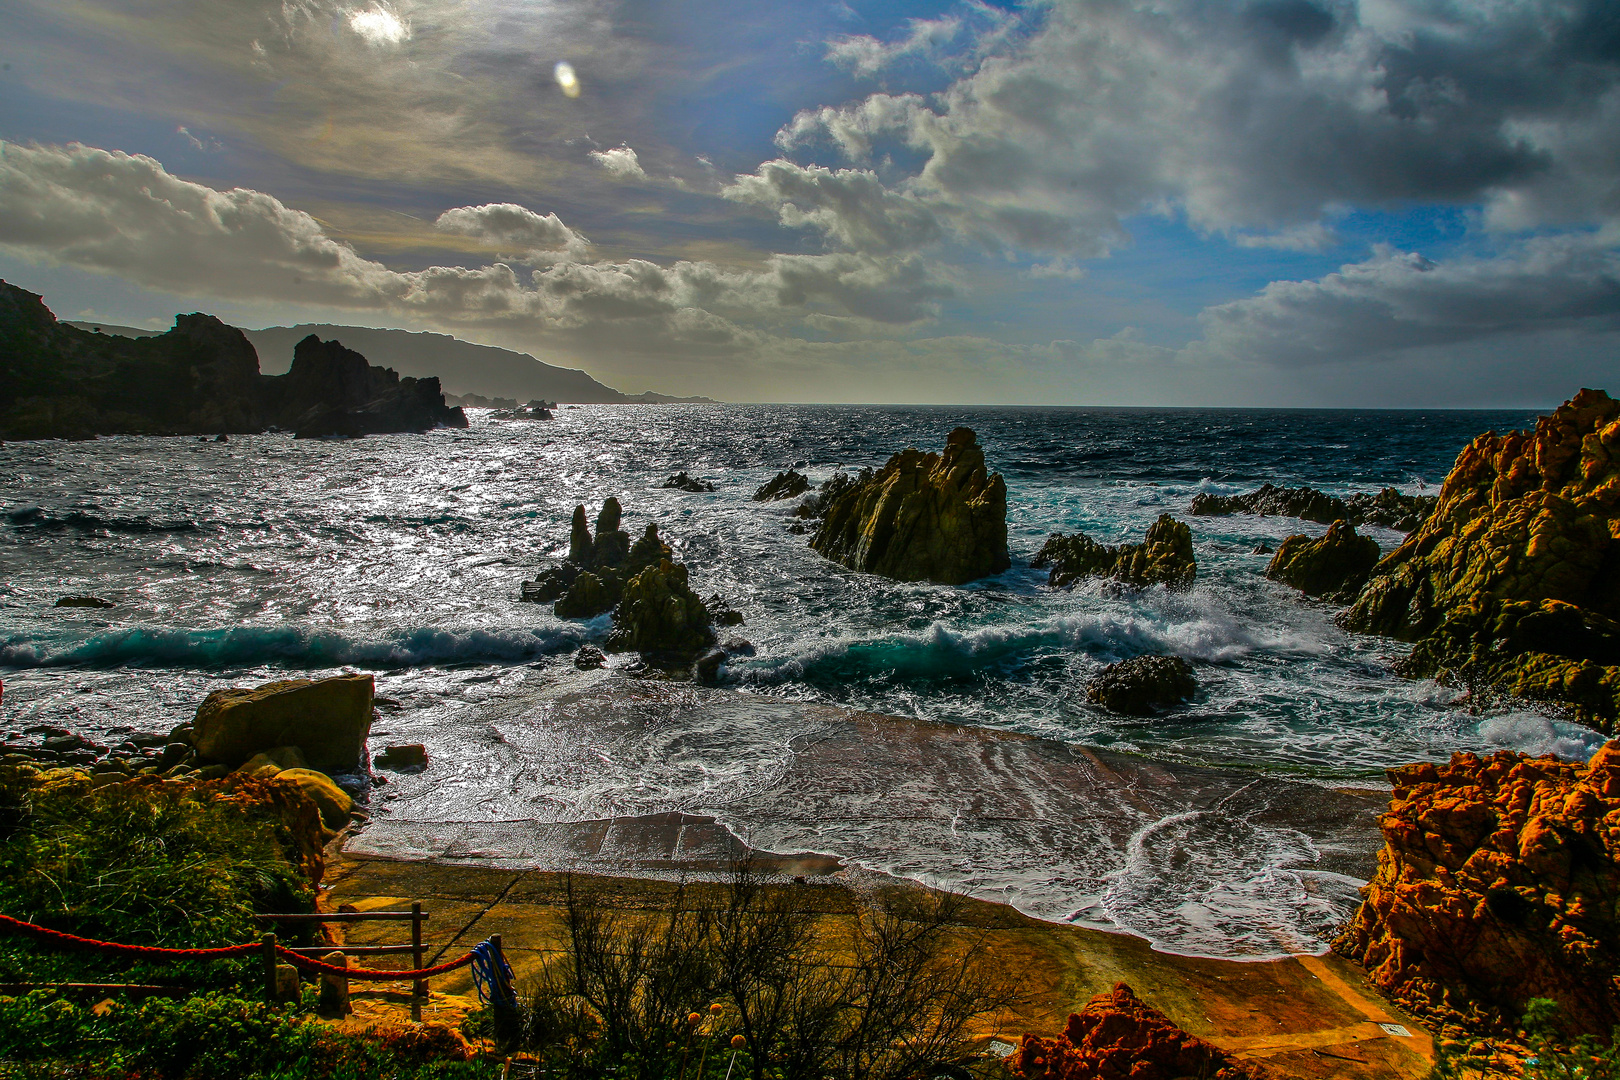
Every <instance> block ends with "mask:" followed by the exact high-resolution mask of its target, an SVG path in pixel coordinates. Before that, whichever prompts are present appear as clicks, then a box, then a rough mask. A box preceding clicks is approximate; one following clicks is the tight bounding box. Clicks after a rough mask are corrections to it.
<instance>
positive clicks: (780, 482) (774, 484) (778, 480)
mask: <svg viewBox="0 0 1620 1080" xmlns="http://www.w3.org/2000/svg"><path fill="white" fill-rule="evenodd" d="M809 490H810V478H809V477H808V476H806V475H804V474H803V473H802V472H799V471H798V470H797V469H789V470H788V471H787V472H779V473H777V474H776V475H775V476H773V477H772V478H771V479H769V480H767V481H765V482H764V483H763V484H761V485H760V486H759V489H758V490H757V491H755V492H754V501H755V502H777V501H779V500H781V499H792V498H795V497H797V496H799V495H803V494H804V493H805V492H807V491H809Z"/></svg>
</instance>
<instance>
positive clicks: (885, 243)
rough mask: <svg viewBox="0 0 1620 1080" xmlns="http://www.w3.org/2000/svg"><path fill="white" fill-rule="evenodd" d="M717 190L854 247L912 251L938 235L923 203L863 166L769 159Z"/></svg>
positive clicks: (789, 224)
mask: <svg viewBox="0 0 1620 1080" xmlns="http://www.w3.org/2000/svg"><path fill="white" fill-rule="evenodd" d="M720 193H721V195H723V196H724V197H726V198H728V199H732V200H734V201H736V202H745V203H753V204H756V205H760V206H767V207H770V208H772V209H774V210H776V211H777V215H778V218H779V219H780V221H781V222H782V224H783V225H785V226H787V227H789V228H803V227H809V228H814V229H816V230H818V231H819V232H821V234H822V235H823V236H825V237H827V238H828V239H829V240H831V241H833V242H835V243H837V244H839V245H841V246H843V247H845V248H849V249H851V250H855V251H864V252H890V251H910V250H913V249H915V248H918V247H921V246H923V245H924V244H928V243H930V242H932V241H934V240H937V239H938V238H939V236H940V226H939V221H938V219H937V218H936V217H935V216H934V213H933V211H932V210H930V209H929V208H928V206H927V205H926V204H924V203H923V202H922V201H921V200H919V199H917V198H915V197H914V196H911V195H908V194H905V193H903V192H897V191H891V190H890V189H888V188H886V187H885V186H884V185H883V183H882V181H880V180H879V179H878V178H877V176H876V174H874V173H871V172H867V171H864V170H858V169H827V168H822V167H821V166H816V165H812V166H809V167H805V166H800V165H795V164H793V162H791V161H767V162H766V163H765V164H763V165H761V166H760V167H759V169H758V171H757V172H755V173H754V174H752V175H747V176H738V177H736V179H735V180H734V181H733V182H732V184H731V185H729V186H728V187H726V188H724V189H722V191H721V192H720Z"/></svg>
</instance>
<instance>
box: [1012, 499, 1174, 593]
mask: <svg viewBox="0 0 1620 1080" xmlns="http://www.w3.org/2000/svg"><path fill="white" fill-rule="evenodd" d="M1030 566H1032V567H1034V568H1035V569H1037V570H1040V569H1046V570H1048V573H1047V578H1046V581H1047V584H1048V585H1051V586H1052V587H1053V588H1059V589H1061V588H1066V587H1068V586H1070V585H1073V584H1074V583H1075V582H1076V581H1079V580H1080V579H1081V578H1087V577H1111V578H1115V579H1117V580H1119V581H1123V582H1125V583H1127V584H1130V585H1137V586H1146V585H1163V586H1165V587H1166V588H1171V589H1186V588H1191V586H1192V583H1193V579H1194V578H1196V577H1197V576H1198V561H1197V559H1196V558H1195V556H1194V555H1193V546H1192V530H1191V529H1190V528H1188V527H1187V524H1186V523H1185V522H1182V521H1177V520H1176V519H1175V518H1173V517H1171V516H1170V515H1169V514H1161V515H1160V516H1159V520H1158V521H1155V522H1154V523H1153V524H1152V525H1150V526H1148V531H1147V535H1146V537H1144V538H1143V540H1142V542H1141V543H1140V544H1120V545H1119V546H1117V547H1109V546H1108V545H1106V544H1099V543H1098V542H1097V541H1095V540H1093V539H1092V538H1091V537H1089V536H1087V535H1086V534H1085V533H1075V534H1074V535H1072V536H1066V535H1064V534H1063V533H1053V534H1052V535H1051V536H1050V537H1048V538H1047V541H1046V543H1045V544H1043V545H1042V546H1041V550H1040V551H1039V552H1038V553H1037V554H1036V556H1035V558H1034V560H1033V561H1032V562H1031V563H1030Z"/></svg>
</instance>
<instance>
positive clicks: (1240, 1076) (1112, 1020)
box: [1008, 983, 1263, 1080]
mask: <svg viewBox="0 0 1620 1080" xmlns="http://www.w3.org/2000/svg"><path fill="white" fill-rule="evenodd" d="M1008 1063H1009V1064H1010V1065H1011V1067H1012V1072H1013V1073H1014V1075H1016V1076H1019V1077H1022V1078H1023V1080H1182V1078H1184V1077H1202V1078H1208V1080H1244V1078H1251V1077H1258V1076H1261V1075H1263V1074H1261V1073H1259V1072H1257V1071H1254V1070H1255V1069H1256V1066H1253V1065H1247V1066H1245V1065H1240V1064H1239V1063H1238V1062H1237V1061H1235V1060H1234V1059H1233V1058H1232V1057H1231V1056H1230V1055H1228V1054H1227V1053H1226V1052H1225V1051H1223V1050H1221V1049H1220V1048H1219V1047H1217V1046H1214V1045H1213V1044H1211V1043H1207V1042H1205V1041H1204V1040H1203V1039H1200V1038H1198V1037H1197V1036H1196V1035H1192V1034H1189V1033H1188V1032H1186V1031H1183V1030H1182V1029H1181V1028H1180V1027H1178V1026H1177V1025H1176V1024H1175V1023H1173V1022H1172V1021H1171V1020H1170V1018H1169V1017H1167V1016H1165V1015H1164V1014H1163V1013H1162V1012H1160V1011H1159V1010H1157V1009H1155V1008H1153V1006H1151V1005H1148V1004H1147V1003H1146V1002H1144V1001H1143V1000H1142V999H1141V998H1139V997H1137V996H1136V994H1135V993H1134V992H1133V991H1132V990H1131V988H1130V987H1129V986H1126V985H1125V984H1124V983H1116V984H1115V986H1114V988H1113V989H1112V990H1110V991H1107V992H1105V993H1101V994H1098V995H1097V996H1096V997H1094V998H1092V999H1091V1000H1090V1001H1088V1002H1086V1006H1085V1008H1083V1009H1081V1010H1080V1011H1079V1012H1078V1013H1074V1014H1072V1015H1070V1017H1069V1023H1068V1025H1067V1026H1066V1027H1065V1028H1064V1029H1063V1034H1061V1035H1059V1036H1058V1037H1057V1038H1055V1039H1043V1038H1041V1037H1039V1036H1036V1035H1025V1036H1024V1037H1023V1040H1022V1041H1021V1042H1020V1043H1019V1046H1018V1050H1017V1052H1016V1053H1015V1054H1014V1055H1013V1056H1012V1057H1011V1058H1009V1059H1008Z"/></svg>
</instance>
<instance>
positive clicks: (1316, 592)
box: [1266, 521, 1379, 600]
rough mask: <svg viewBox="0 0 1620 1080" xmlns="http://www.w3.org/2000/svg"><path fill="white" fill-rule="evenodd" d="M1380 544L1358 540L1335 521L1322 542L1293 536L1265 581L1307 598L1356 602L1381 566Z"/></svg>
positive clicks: (1351, 528)
mask: <svg viewBox="0 0 1620 1080" xmlns="http://www.w3.org/2000/svg"><path fill="white" fill-rule="evenodd" d="M1378 556H1379V551H1378V541H1376V540H1374V539H1373V538H1372V537H1370V536H1357V535H1356V529H1355V526H1353V525H1351V524H1350V523H1349V522H1346V521H1335V522H1334V523H1333V524H1332V525H1331V526H1330V527H1329V528H1328V531H1327V535H1325V536H1322V537H1320V538H1312V537H1309V536H1290V537H1289V538H1288V539H1286V540H1284V541H1283V542H1282V545H1281V546H1280V547H1278V548H1277V554H1276V555H1275V556H1274V557H1273V558H1272V560H1271V565H1270V566H1268V567H1266V577H1268V578H1271V579H1272V580H1274V581H1280V582H1282V583H1283V584H1285V585H1292V586H1293V587H1294V588H1296V589H1298V590H1299V591H1300V592H1302V593H1304V594H1305V595H1306V596H1325V597H1330V598H1332V599H1335V600H1350V599H1353V598H1354V597H1355V595H1356V593H1358V592H1359V591H1360V590H1361V587H1362V586H1363V585H1365V584H1366V582H1367V575H1368V574H1369V573H1371V572H1372V568H1373V567H1374V566H1376V565H1378Z"/></svg>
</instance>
